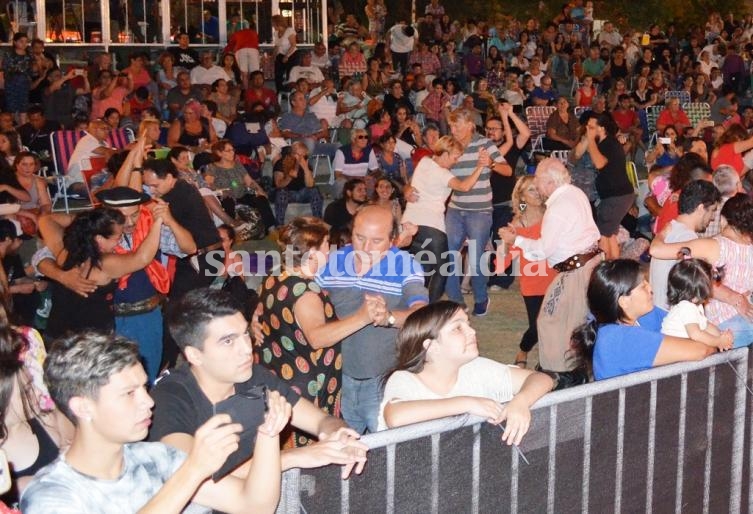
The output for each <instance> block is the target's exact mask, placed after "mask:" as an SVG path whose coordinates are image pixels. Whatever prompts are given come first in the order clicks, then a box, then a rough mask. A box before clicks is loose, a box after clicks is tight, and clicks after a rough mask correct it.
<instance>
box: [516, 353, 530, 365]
mask: <svg viewBox="0 0 753 514" xmlns="http://www.w3.org/2000/svg"><path fill="white" fill-rule="evenodd" d="M515 365H516V366H517V367H519V368H521V369H526V367H527V366H528V352H524V351H519V352H518V354H517V355H516V356H515Z"/></svg>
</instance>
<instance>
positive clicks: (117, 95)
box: [91, 86, 128, 120]
mask: <svg viewBox="0 0 753 514" xmlns="http://www.w3.org/2000/svg"><path fill="white" fill-rule="evenodd" d="M101 93H102V88H101V87H98V88H96V89H95V90H94V91H92V114H91V119H93V120H96V119H98V118H104V116H105V111H106V110H107V109H109V108H110V107H114V108H115V109H117V110H118V112H119V113H120V114H123V101H124V100H125V97H126V96H128V90H127V89H126V88H124V87H120V86H116V87H115V89H113V91H112V93H111V94H110V96H108V97H107V98H104V99H102V100H100V99H99V95H100V94H101Z"/></svg>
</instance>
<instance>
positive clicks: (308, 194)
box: [273, 141, 324, 225]
mask: <svg viewBox="0 0 753 514" xmlns="http://www.w3.org/2000/svg"><path fill="white" fill-rule="evenodd" d="M288 150H289V152H283V154H285V155H284V156H283V157H282V159H280V160H278V161H277V162H276V163H275V164H274V167H273V170H274V180H275V188H276V193H275V214H276V215H277V224H278V225H284V224H285V211H286V210H287V209H288V204H289V203H308V204H310V205H311V215H312V216H314V217H315V218H321V217H322V209H323V204H324V199H323V198H322V194H321V193H320V192H319V189H318V188H317V187H316V184H315V183H314V173H313V171H312V170H311V167H310V166H309V160H308V159H309V151H308V148H307V147H306V145H305V144H304V143H302V142H301V141H296V142H295V143H293V144H292V145H291V146H290V148H289V149H288Z"/></svg>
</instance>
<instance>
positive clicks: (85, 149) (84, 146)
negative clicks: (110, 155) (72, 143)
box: [65, 132, 107, 186]
mask: <svg viewBox="0 0 753 514" xmlns="http://www.w3.org/2000/svg"><path fill="white" fill-rule="evenodd" d="M103 146H105V147H106V146H107V144H105V143H103V142H102V141H100V140H98V139H97V138H96V137H94V136H93V135H91V134H89V133H88V132H87V133H86V135H85V136H84V137H82V138H81V139H79V140H78V143H76V148H74V149H73V153H72V154H71V158H70V159H69V160H68V171H67V172H66V174H65V175H66V177H65V182H66V185H68V186H70V185H71V184H75V183H78V182H83V181H84V175H83V173H82V172H81V161H82V160H83V159H89V158H91V157H95V156H96V154H95V153H94V150H96V149H97V148H100V147H103Z"/></svg>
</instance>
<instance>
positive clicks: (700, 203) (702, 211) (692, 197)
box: [649, 180, 721, 310]
mask: <svg viewBox="0 0 753 514" xmlns="http://www.w3.org/2000/svg"><path fill="white" fill-rule="evenodd" d="M720 200H721V194H720V193H719V191H718V190H717V189H716V187H715V186H714V184H712V183H711V182H708V181H706V180H694V181H692V182H690V183H688V184H687V185H686V186H685V187H684V188H683V189H682V191H681V192H680V198H679V200H678V206H677V207H678V209H679V211H680V215H679V216H677V219H674V220H672V221H671V222H670V223H669V225H668V228H667V229H666V230H665V232H664V235H663V236H662V235H658V236H657V237H663V238H664V241H665V242H666V243H683V242H685V241H691V240H693V239H697V238H698V234H696V232H703V231H704V230H706V226H708V224H709V222H710V221H711V219H712V218H713V216H714V213H715V212H716V209H717V208H718V207H719V202H720ZM676 263H677V261H676V260H674V259H671V260H665V259H656V258H653V259H651V268H650V271H649V276H650V282H651V289H653V291H654V305H656V306H657V307H661V308H662V309H665V310H668V309H669V305H668V304H667V277H668V275H669V270H671V269H672V266H674V265H675V264H676Z"/></svg>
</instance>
